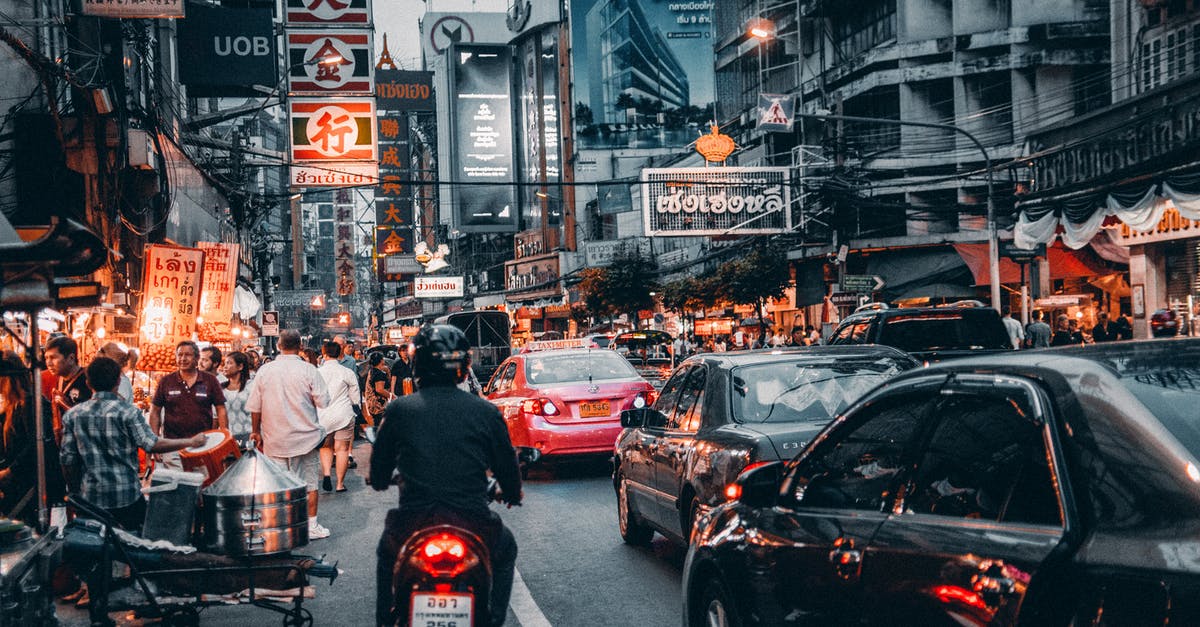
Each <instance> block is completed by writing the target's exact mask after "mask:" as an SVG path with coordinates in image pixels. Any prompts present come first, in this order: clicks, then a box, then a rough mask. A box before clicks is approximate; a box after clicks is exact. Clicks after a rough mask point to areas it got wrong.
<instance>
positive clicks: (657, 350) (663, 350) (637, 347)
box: [609, 330, 676, 388]
mask: <svg viewBox="0 0 1200 627" xmlns="http://www.w3.org/2000/svg"><path fill="white" fill-rule="evenodd" d="M674 341H675V340H674V338H672V337H671V334H670V333H667V332H666V331H651V330H647V331H625V332H624V333H618V334H617V335H616V336H615V337H613V339H612V341H611V342H610V343H609V348H612V349H613V350H614V351H617V354H619V355H621V356H622V357H624V358H625V359H628V360H629V363H631V364H633V367H634V369H635V370H637V372H638V374H640V375H642V376H643V377H645V379H646V380H647V381H649V382H650V384H651V385H653V386H655V387H656V388H661V387H662V386H663V383H666V381H667V377H669V376H671V371H672V370H674V369H675V364H676V361H675V355H674V353H673V352H672V349H671V344H672V343H673V342H674Z"/></svg>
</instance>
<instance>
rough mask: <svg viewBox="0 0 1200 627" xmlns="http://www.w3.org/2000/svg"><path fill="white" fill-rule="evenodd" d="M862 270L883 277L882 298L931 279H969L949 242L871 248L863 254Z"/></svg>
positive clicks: (892, 297) (962, 282) (960, 282)
mask: <svg viewBox="0 0 1200 627" xmlns="http://www.w3.org/2000/svg"><path fill="white" fill-rule="evenodd" d="M866 274H870V275H875V276H878V277H880V278H882V279H883V280H884V288H883V291H882V297H883V300H884V301H892V300H895V299H896V297H897V296H899V295H901V294H905V293H908V292H910V291H912V290H913V289H914V288H918V287H924V286H926V285H932V284H935V283H948V284H951V285H963V286H966V285H967V284H969V283H970V281H971V272H970V270H968V269H967V266H966V265H965V264H964V263H963V259H962V257H960V256H959V255H958V253H956V252H955V251H954V249H953V248H950V247H949V246H928V247H922V248H902V249H897V250H888V251H881V252H873V253H871V254H870V256H868V257H867V271H866Z"/></svg>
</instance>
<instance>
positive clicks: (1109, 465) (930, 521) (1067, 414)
mask: <svg viewBox="0 0 1200 627" xmlns="http://www.w3.org/2000/svg"><path fill="white" fill-rule="evenodd" d="M1198 457H1200V340H1165V341H1151V342H1123V343H1114V344H1104V345H1094V346H1089V347H1086V348H1078V347H1076V348H1070V349H1062V350H1046V351H1024V352H1020V353H1009V354H1006V355H993V356H989V357H981V358H967V359H963V360H957V361H951V362H945V363H943V364H939V365H937V366H934V367H932V368H928V369H922V370H918V371H914V372H911V373H908V374H906V375H903V376H900V377H897V378H895V379H892V380H891V381H889V382H887V383H886V384H884V385H883V386H881V387H880V388H879V389H877V390H875V391H874V392H872V393H871V394H870V395H868V396H867V397H866V398H864V399H863V400H862V401H860V402H858V403H856V404H855V406H854V407H852V408H851V409H849V410H848V411H847V412H846V413H845V414H843V415H842V416H840V417H839V418H838V419H837V420H836V421H834V422H833V423H831V424H830V425H829V427H828V428H827V429H826V430H825V431H823V432H822V433H821V434H820V435H818V436H817V437H816V438H815V439H814V440H813V441H812V442H811V443H810V444H809V445H808V446H807V447H806V448H805V449H804V451H803V452H802V453H800V454H799V455H798V456H797V457H796V458H795V459H793V460H791V461H790V462H787V463H776V464H770V465H766V466H761V467H758V468H752V469H749V470H747V471H746V472H744V473H743V474H742V475H741V477H739V479H738V480H737V482H736V483H735V485H734V486H733V487H732V488H731V489H730V495H731V496H732V497H736V498H737V499H738V500H735V501H733V502H730V503H728V504H725V505H723V506H721V507H719V508H717V509H714V510H712V511H711V512H710V513H709V514H708V515H707V516H705V517H704V518H702V519H701V520H700V521H698V523H697V532H696V534H695V536H694V537H693V541H692V544H691V546H690V548H689V551H688V556H687V560H686V563H685V566H684V583H683V592H684V616H685V623H686V624H688V625H718V626H719V625H778V624H783V623H787V624H812V623H822V624H855V623H866V624H920V625H1016V624H1024V625H1066V624H1075V625H1165V624H1168V623H1169V624H1172V625H1197V624H1200V469H1198V465H1200V462H1197V458H1198Z"/></svg>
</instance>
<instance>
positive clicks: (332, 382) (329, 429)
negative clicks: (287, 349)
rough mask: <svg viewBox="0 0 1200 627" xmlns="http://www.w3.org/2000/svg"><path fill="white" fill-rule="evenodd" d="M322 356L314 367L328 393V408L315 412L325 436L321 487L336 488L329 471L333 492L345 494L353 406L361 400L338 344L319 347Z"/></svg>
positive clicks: (356, 385)
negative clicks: (320, 361) (334, 480)
mask: <svg viewBox="0 0 1200 627" xmlns="http://www.w3.org/2000/svg"><path fill="white" fill-rule="evenodd" d="M321 353H322V354H323V355H324V356H325V361H324V362H322V363H321V366H320V367H319V368H317V372H319V373H321V378H322V379H324V380H325V387H326V388H327V389H328V391H329V406H327V407H325V408H324V409H320V410H318V411H317V419H318V420H319V421H320V422H321V426H322V427H324V428H325V433H326V434H327V435H326V436H325V442H324V443H323V444H322V445H321V453H320V457H321V476H322V479H321V487H322V488H323V489H324V490H325V491H326V492H329V491H332V490H334V489H335V487H334V482H333V479H332V478H331V476H330V473H331V472H332V473H333V476H336V477H337V487H336V490H337V491H338V492H345V491H346V470H347V469H349V468H350V447H351V445H352V444H353V443H354V418H355V415H356V413H357V412H355V406H356V405H360V404H361V403H362V397H361V396H360V395H359V392H358V377H357V376H355V375H354V371H352V370H350V369H348V368H346V367H345V366H343V365H342V364H341V357H342V346H341V344H338V343H337V342H325V344H323V345H322V346H321Z"/></svg>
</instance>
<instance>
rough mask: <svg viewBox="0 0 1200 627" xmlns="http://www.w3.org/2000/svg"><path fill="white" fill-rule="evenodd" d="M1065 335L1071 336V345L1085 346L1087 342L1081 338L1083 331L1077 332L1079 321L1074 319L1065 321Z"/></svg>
mask: <svg viewBox="0 0 1200 627" xmlns="http://www.w3.org/2000/svg"><path fill="white" fill-rule="evenodd" d="M1067 333H1069V334H1070V336H1071V343H1072V344H1085V343H1086V342H1087V340H1085V339H1084V337H1083V331H1080V330H1079V321H1078V320H1076V319H1074V318H1070V319H1068V320H1067Z"/></svg>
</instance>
